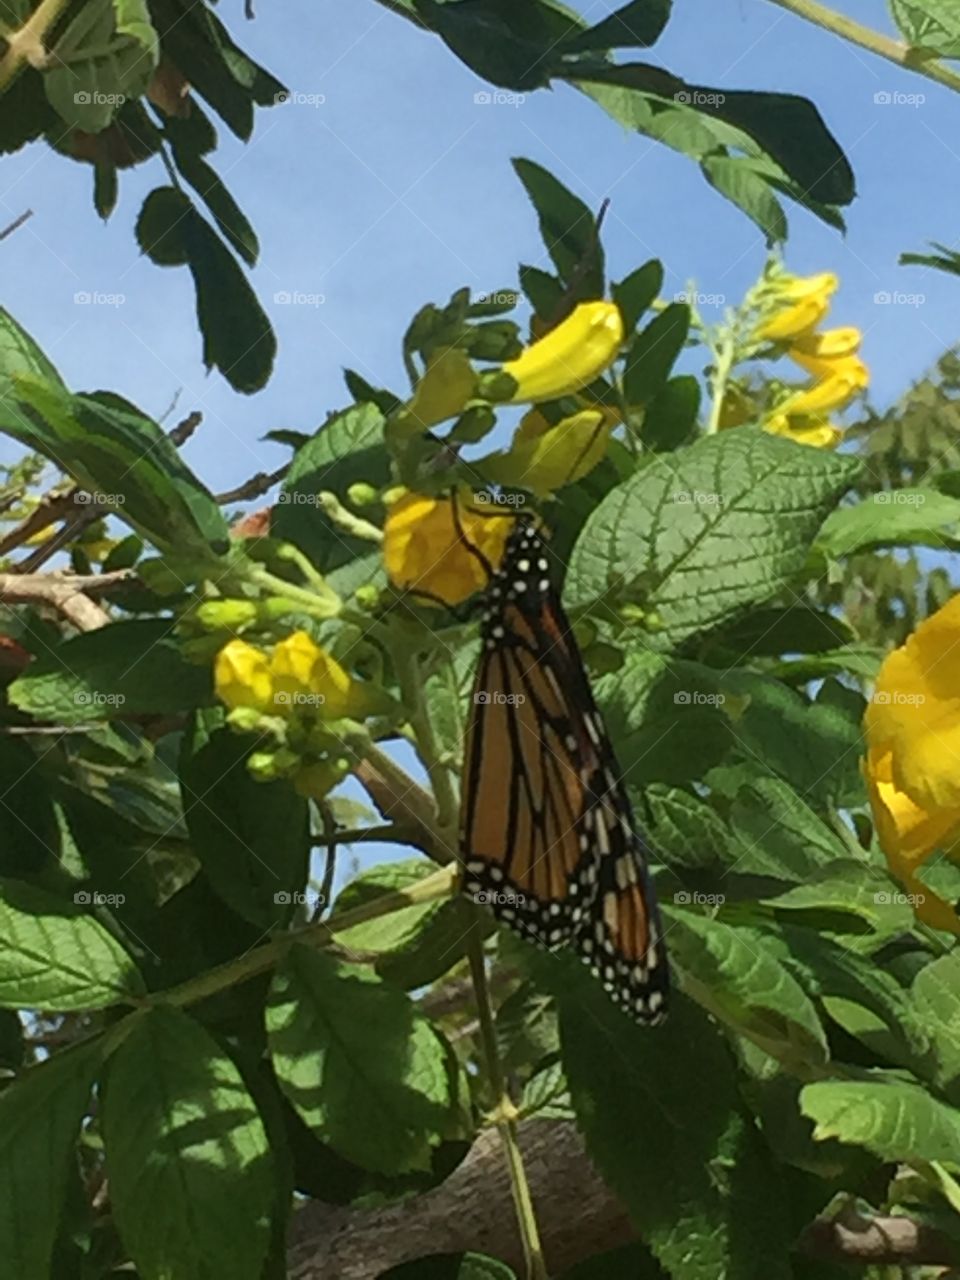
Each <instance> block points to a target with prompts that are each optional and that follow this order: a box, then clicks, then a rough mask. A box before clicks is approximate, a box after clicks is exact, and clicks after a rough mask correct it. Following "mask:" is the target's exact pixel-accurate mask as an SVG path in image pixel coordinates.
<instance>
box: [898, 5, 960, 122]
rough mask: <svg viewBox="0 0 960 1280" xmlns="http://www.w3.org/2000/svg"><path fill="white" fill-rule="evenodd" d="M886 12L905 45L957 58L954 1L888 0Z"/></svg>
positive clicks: (959, 43)
mask: <svg viewBox="0 0 960 1280" xmlns="http://www.w3.org/2000/svg"><path fill="white" fill-rule="evenodd" d="M890 12H891V13H892V15H893V20H894V22H895V23H896V24H897V26H898V27H899V28H900V30H901V31H902V32H903V37H904V39H905V40H906V42H907V43H908V44H910V45H913V46H914V47H915V48H920V49H925V50H929V51H930V52H931V53H936V54H938V55H939V56H940V57H941V58H957V57H960V3H958V0H890ZM888 101H889V95H888Z"/></svg>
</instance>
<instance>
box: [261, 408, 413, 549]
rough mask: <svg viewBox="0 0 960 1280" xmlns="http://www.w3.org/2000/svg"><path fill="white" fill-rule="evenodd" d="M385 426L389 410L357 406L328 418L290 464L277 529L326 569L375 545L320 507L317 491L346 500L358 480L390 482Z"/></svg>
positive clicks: (276, 512) (276, 517)
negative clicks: (339, 524) (350, 531)
mask: <svg viewBox="0 0 960 1280" xmlns="http://www.w3.org/2000/svg"><path fill="white" fill-rule="evenodd" d="M383 427H384V419H383V414H382V413H381V411H380V410H379V409H378V408H377V407H376V405H375V404H369V403H366V404H359V405H354V406H352V407H351V408H349V409H344V410H343V411H342V412H341V413H337V414H334V415H333V416H332V417H330V418H328V419H327V421H326V422H325V423H324V424H323V426H322V427H320V428H319V430H318V431H317V432H316V434H315V435H314V436H313V437H312V438H311V439H310V440H308V442H307V443H306V444H305V445H304V446H303V448H302V449H299V450H298V451H297V453H296V456H295V457H294V459H293V462H292V463H291V464H290V470H289V471H288V472H287V477H286V480H285V481H284V484H283V488H282V489H281V491H280V496H279V498H278V499H277V505H276V506H275V507H274V509H273V523H272V529H273V533H274V535H275V536H276V537H278V538H282V539H283V540H284V541H285V542H293V543H295V544H296V545H297V546H298V547H299V548H300V550H301V551H303V552H304V553H305V554H306V555H308V556H309V557H310V560H311V561H312V562H313V564H315V565H316V566H317V568H318V569H319V570H320V572H321V573H329V572H330V570H331V569H335V568H338V567H339V566H340V565H343V564H347V563H348V562H349V561H351V560H354V559H356V558H357V557H358V556H360V555H362V554H364V553H366V552H369V551H370V550H371V546H370V543H369V542H363V541H362V540H361V539H359V538H354V537H352V536H351V535H349V534H346V533H344V531H343V530H342V529H338V528H337V527H336V526H335V525H334V524H333V523H332V522H331V521H330V519H329V517H328V516H327V515H326V514H325V513H324V512H322V511H320V509H319V507H318V505H317V494H318V493H319V492H321V491H322V490H329V491H332V492H333V493H336V494H337V495H338V496H339V497H340V499H341V501H343V500H345V499H346V493H347V490H348V489H349V488H350V486H351V485H352V484H356V483H357V482H358V481H366V482H367V483H368V484H371V485H373V486H374V487H375V488H379V487H381V486H383V485H386V484H387V483H388V481H389V477H390V465H389V457H388V455H387V451H386V450H385V449H384V447H383Z"/></svg>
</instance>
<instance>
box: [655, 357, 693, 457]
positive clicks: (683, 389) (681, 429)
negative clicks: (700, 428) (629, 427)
mask: <svg viewBox="0 0 960 1280" xmlns="http://www.w3.org/2000/svg"><path fill="white" fill-rule="evenodd" d="M699 412H700V383H699V381H698V380H697V378H695V377H694V376H693V375H692V374H681V375H680V376H679V377H676V378H671V379H670V380H669V382H665V383H664V385H663V386H662V387H661V388H660V390H659V391H658V392H657V393H656V395H655V396H654V399H653V403H652V404H651V405H650V406H649V408H648V409H647V411H646V413H645V414H644V416H643V426H642V427H641V429H640V438H641V440H642V441H643V443H644V444H645V445H646V446H647V447H648V448H649V449H653V450H655V451H657V452H658V453H665V452H669V451H670V450H673V449H678V448H679V447H680V446H681V445H682V444H687V443H689V441H690V440H691V438H692V437H693V434H694V432H695V430H696V426H697V415H698V414H699Z"/></svg>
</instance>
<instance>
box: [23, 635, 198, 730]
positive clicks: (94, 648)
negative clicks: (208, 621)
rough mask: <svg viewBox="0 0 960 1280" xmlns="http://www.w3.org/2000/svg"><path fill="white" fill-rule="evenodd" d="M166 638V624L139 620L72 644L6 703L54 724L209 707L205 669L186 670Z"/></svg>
mask: <svg viewBox="0 0 960 1280" xmlns="http://www.w3.org/2000/svg"><path fill="white" fill-rule="evenodd" d="M171 631H172V625H171V623H170V620H169V619H166V618H141V619H136V620H133V621H130V622H115V623H111V624H110V625H109V626H106V627H101V628H100V629H99V630H97V631H87V632H83V633H81V634H80V635H77V636H73V637H71V638H70V639H68V640H65V641H64V642H63V643H62V644H61V645H59V646H58V647H57V648H56V649H55V650H53V651H52V652H50V651H48V652H43V653H41V654H40V655H39V656H38V657H37V658H36V659H35V661H34V662H33V663H31V665H30V666H29V667H28V668H27V669H26V671H25V672H24V673H23V675H22V676H19V677H18V678H17V679H16V680H14V682H13V684H11V685H10V687H9V690H8V696H9V698H10V701H11V702H12V703H13V705H14V706H15V707H19V708H20V710H21V711H26V712H27V713H28V714H29V715H32V716H36V717H37V718H38V719H40V720H52V721H53V722H54V723H59V724H85V723H88V722H89V721H95V720H105V719H110V718H111V717H116V716H139V715H161V714H166V713H168V712H172V711H183V710H188V709H190V708H192V707H195V706H197V705H200V704H203V703H205V702H208V701H209V700H210V698H211V696H212V692H213V690H212V686H211V681H210V671H209V669H208V668H206V667H200V666H197V665H196V664H194V663H189V662H185V661H184V659H183V658H182V657H181V655H180V650H179V648H178V646H177V643H176V641H175V640H174V637H173V635H172V634H171Z"/></svg>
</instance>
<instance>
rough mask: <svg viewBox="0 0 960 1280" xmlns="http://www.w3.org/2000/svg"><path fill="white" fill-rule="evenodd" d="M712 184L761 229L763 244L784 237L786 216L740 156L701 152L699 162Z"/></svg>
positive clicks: (785, 234)
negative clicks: (701, 158)
mask: <svg viewBox="0 0 960 1280" xmlns="http://www.w3.org/2000/svg"><path fill="white" fill-rule="evenodd" d="M700 167H701V169H702V170H703V175H704V177H705V178H706V179H707V181H708V182H709V183H710V185H711V186H712V187H715V188H716V189H717V191H719V192H720V194H721V195H724V196H726V197H727V199H728V200H730V201H731V202H732V203H733V204H735V205H736V206H737V207H738V208H740V209H742V210H743V212H744V213H745V214H746V215H747V217H748V218H750V219H751V220H752V221H753V222H755V223H756V224H757V226H758V227H759V228H760V230H761V231H763V232H764V234H765V236H766V239H767V246H768V247H770V246H772V245H775V244H779V243H781V242H782V241H784V240H786V238H787V219H786V217H785V216H784V212H783V208H782V207H781V205H780V202H779V200H777V198H776V196H774V194H773V191H772V190H771V187H770V183H769V182H768V181H766V180H765V178H764V177H763V176H761V174H760V173H758V172H757V171H756V169H755V167H754V166H753V163H752V162H751V161H750V160H748V159H746V158H744V157H742V156H705V157H704V158H703V160H702V161H701V162H700Z"/></svg>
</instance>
